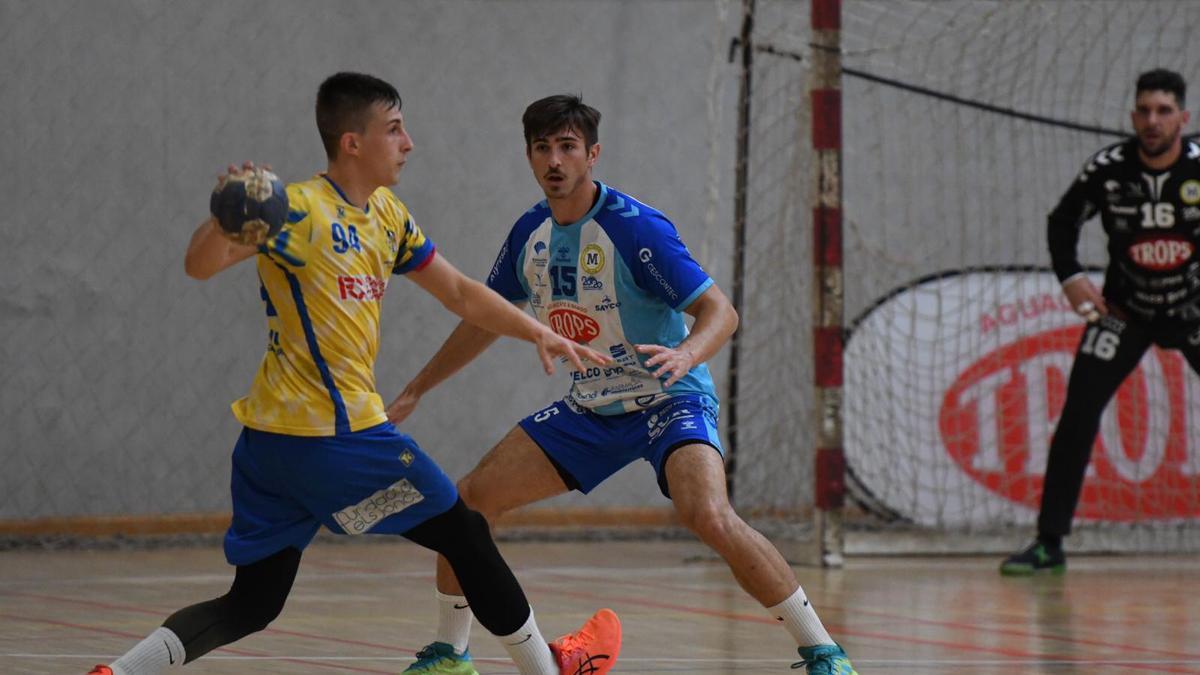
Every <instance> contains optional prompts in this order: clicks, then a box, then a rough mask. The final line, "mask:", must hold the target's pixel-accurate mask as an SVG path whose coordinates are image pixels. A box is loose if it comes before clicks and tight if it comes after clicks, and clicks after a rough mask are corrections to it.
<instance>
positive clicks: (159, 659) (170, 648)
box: [109, 626, 184, 675]
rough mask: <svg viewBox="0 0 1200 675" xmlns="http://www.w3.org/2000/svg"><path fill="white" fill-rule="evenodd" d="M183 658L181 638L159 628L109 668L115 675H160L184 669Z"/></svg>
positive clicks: (164, 628)
mask: <svg viewBox="0 0 1200 675" xmlns="http://www.w3.org/2000/svg"><path fill="white" fill-rule="evenodd" d="M183 658H184V652H183V643H182V642H180V641H179V636H178V635H176V634H175V633H174V632H173V631H172V630H171V629H169V628H167V627H165V626H159V628H158V629H157V630H155V631H154V632H153V633H151V634H150V635H147V636H146V639H145V640H142V641H141V642H139V643H137V644H136V645H134V646H133V649H130V650H129V651H128V652H125V656H122V657H121V658H119V659H117V660H116V661H114V662H113V664H112V665H111V666H109V667H110V668H112V669H113V673H114V674H115V675H158V673H161V672H163V671H164V670H166V669H167V668H182V667H183Z"/></svg>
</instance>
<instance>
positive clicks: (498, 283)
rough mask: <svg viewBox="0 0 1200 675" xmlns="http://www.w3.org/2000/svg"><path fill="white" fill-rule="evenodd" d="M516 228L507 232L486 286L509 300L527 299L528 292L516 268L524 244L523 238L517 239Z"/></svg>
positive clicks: (519, 300)
mask: <svg viewBox="0 0 1200 675" xmlns="http://www.w3.org/2000/svg"><path fill="white" fill-rule="evenodd" d="M517 229H518V228H516V227H514V228H513V229H512V231H511V232H509V233H508V237H506V238H505V240H504V245H503V246H501V247H500V253H499V254H498V255H497V256H496V262H495V264H493V265H492V271H491V273H490V274H488V278H487V286H488V288H490V289H492V290H493V291H496V292H497V293H499V294H500V295H501V296H503V297H504V299H505V300H508V301H509V302H522V301H525V300H528V299H529V292H528V291H527V290H526V289H525V284H523V283H521V275H520V273H519V272H518V269H517V265H518V260H519V258H520V253H521V249H522V247H524V245H525V242H524V240H523V239H522V240H520V241H518V240H517Z"/></svg>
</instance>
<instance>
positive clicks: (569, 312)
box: [546, 306, 600, 344]
mask: <svg viewBox="0 0 1200 675" xmlns="http://www.w3.org/2000/svg"><path fill="white" fill-rule="evenodd" d="M580 309H582V308H579V309H576V308H575V307H570V306H567V307H556V308H555V309H552V310H550V314H549V315H548V316H547V317H546V318H547V323H548V324H549V325H550V330H552V331H554V332H555V333H558V334H559V335H561V336H563V337H565V338H567V339H568V340H574V341H575V342H578V343H579V344H587V343H588V342H591V341H592V340H594V339H596V337H597V336H598V335H600V324H598V323H596V320H595V319H593V318H592V317H590V316H588V315H587V314H585V313H583V312H582V311H580Z"/></svg>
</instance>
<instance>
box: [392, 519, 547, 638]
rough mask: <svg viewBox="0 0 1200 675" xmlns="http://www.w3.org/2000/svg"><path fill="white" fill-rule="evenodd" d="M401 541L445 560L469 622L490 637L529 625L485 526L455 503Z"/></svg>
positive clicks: (515, 585) (522, 603)
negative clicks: (467, 608)
mask: <svg viewBox="0 0 1200 675" xmlns="http://www.w3.org/2000/svg"><path fill="white" fill-rule="evenodd" d="M404 536H405V537H408V538H409V539H410V540H412V541H414V542H416V543H417V544H420V545H421V546H424V547H425V548H428V549H432V550H434V551H437V552H438V553H440V554H442V555H443V556H445V557H446V560H448V561H449V562H450V567H452V568H453V569H454V575H455V576H456V577H458V583H459V584H460V585H461V586H462V589H463V595H465V596H466V597H467V602H469V603H471V611H472V612H473V613H474V614H475V618H476V619H479V623H481V624H483V627H484V628H486V629H487V630H488V631H489V632H490V633H492V634H493V635H511V634H513V633H515V632H517V630H519V629H520V628H521V626H522V625H524V624H525V621H527V620H528V619H529V601H528V600H526V598H525V592H524V591H522V590H521V585H520V584H519V583H518V582H517V578H516V577H515V576H513V573H512V570H511V569H509V567H508V563H506V562H504V558H502V557H501V556H500V551H498V550H497V549H496V543H495V542H494V541H493V540H492V533H491V529H490V528H489V527H488V523H487V520H486V519H484V517H483V516H481V515H480V514H479V513H478V512H476V511H472V510H471V509H468V508H467V506H466V504H464V503H463V501H462V500H461V499H459V500H458V502H457V503H455V505H454V506H452V507H450V509H449V510H448V511H446V512H445V513H443V514H441V515H439V516H435V517H433V518H430V519H429V520H427V521H425V522H424V523H421V524H420V525H418V526H417V527H414V528H413V529H411V530H409V531H408V532H406V533H405V534H404Z"/></svg>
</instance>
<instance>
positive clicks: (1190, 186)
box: [1179, 180, 1200, 204]
mask: <svg viewBox="0 0 1200 675" xmlns="http://www.w3.org/2000/svg"><path fill="white" fill-rule="evenodd" d="M1179 198H1180V199H1182V200H1183V203H1184V204H1200V180H1185V181H1183V185H1180V186H1179Z"/></svg>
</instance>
